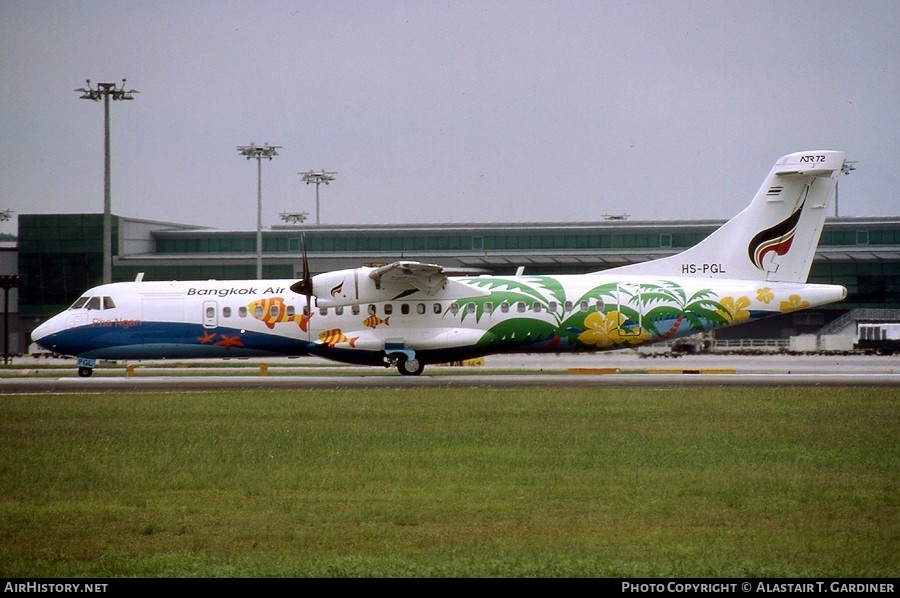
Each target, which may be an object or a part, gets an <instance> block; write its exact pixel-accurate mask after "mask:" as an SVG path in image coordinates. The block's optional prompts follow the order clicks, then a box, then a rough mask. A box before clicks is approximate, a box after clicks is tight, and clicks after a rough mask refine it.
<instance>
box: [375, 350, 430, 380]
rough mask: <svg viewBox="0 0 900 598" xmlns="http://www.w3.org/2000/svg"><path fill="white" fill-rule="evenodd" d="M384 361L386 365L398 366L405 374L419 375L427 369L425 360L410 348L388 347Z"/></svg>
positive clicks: (398, 369)
mask: <svg viewBox="0 0 900 598" xmlns="http://www.w3.org/2000/svg"><path fill="white" fill-rule="evenodd" d="M384 362H385V364H384V365H385V367H391V366H393V367H396V368H397V371H398V372H400V374H402V375H403V376H418V375H419V374H421V373H422V372H423V371H424V370H425V362H424V361H422V360H421V359H419V358H417V357H416V352H415V351H412V350H410V349H393V350H390V349H388V350H387V355H385V358H384Z"/></svg>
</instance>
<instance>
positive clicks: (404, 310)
mask: <svg viewBox="0 0 900 598" xmlns="http://www.w3.org/2000/svg"><path fill="white" fill-rule="evenodd" d="M400 313H401V314H403V315H404V316H405V315H407V314H408V313H409V303H401V304H400Z"/></svg>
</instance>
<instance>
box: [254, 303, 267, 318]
mask: <svg viewBox="0 0 900 598" xmlns="http://www.w3.org/2000/svg"><path fill="white" fill-rule="evenodd" d="M264 313H265V310H264V309H263V306H262V305H257V306H256V307H254V308H253V317H254V318H260V319H261V318H262V317H263V314H264Z"/></svg>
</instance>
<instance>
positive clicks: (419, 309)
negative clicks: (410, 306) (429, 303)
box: [416, 303, 425, 315]
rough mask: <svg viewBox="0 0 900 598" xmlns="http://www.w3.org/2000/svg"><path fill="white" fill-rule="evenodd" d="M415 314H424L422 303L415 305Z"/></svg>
mask: <svg viewBox="0 0 900 598" xmlns="http://www.w3.org/2000/svg"><path fill="white" fill-rule="evenodd" d="M416 313H417V314H419V315H422V314H424V313H425V304H424V303H418V304H416Z"/></svg>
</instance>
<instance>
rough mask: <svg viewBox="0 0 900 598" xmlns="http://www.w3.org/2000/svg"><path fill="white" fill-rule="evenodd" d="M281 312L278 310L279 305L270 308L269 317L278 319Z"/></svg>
mask: <svg viewBox="0 0 900 598" xmlns="http://www.w3.org/2000/svg"><path fill="white" fill-rule="evenodd" d="M280 312H281V310H280V309H278V306H277V305H273V306H272V307H270V308H269V315H271V316H272V317H273V318H277V317H278V315H279V313H280Z"/></svg>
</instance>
